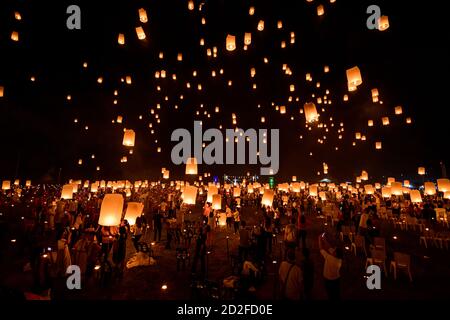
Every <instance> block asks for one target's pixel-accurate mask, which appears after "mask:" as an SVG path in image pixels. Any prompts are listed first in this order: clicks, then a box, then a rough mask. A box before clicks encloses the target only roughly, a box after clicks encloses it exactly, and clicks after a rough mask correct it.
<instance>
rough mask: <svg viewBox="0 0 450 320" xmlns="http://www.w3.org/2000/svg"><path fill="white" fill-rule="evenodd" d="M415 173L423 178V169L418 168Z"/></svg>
mask: <svg viewBox="0 0 450 320" xmlns="http://www.w3.org/2000/svg"><path fill="white" fill-rule="evenodd" d="M417 173H418V174H419V175H421V176H423V175H424V174H425V167H419V168H418V169H417Z"/></svg>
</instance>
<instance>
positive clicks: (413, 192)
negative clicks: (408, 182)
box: [409, 190, 422, 203]
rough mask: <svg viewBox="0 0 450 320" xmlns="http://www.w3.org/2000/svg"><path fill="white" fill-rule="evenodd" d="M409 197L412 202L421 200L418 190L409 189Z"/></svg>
mask: <svg viewBox="0 0 450 320" xmlns="http://www.w3.org/2000/svg"><path fill="white" fill-rule="evenodd" d="M409 197H410V199H411V202H412V203H420V202H422V196H421V195H420V191H419V190H411V191H410V192H409Z"/></svg>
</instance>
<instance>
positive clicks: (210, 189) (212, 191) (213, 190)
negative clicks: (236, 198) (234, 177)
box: [206, 185, 219, 203]
mask: <svg viewBox="0 0 450 320" xmlns="http://www.w3.org/2000/svg"><path fill="white" fill-rule="evenodd" d="M218 192H219V191H218V189H217V187H216V186H215V185H210V186H208V194H207V196H206V202H209V203H212V201H213V195H215V194H217V193H218Z"/></svg>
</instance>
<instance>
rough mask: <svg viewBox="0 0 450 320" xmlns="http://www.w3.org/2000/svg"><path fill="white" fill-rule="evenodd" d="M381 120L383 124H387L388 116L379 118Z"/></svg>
mask: <svg viewBox="0 0 450 320" xmlns="http://www.w3.org/2000/svg"><path fill="white" fill-rule="evenodd" d="M381 121H382V122H383V126H387V125H389V117H383V118H381Z"/></svg>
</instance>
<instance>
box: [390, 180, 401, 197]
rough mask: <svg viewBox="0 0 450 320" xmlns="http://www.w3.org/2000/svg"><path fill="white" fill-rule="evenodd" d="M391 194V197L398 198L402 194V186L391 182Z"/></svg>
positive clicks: (399, 183)
mask: <svg viewBox="0 0 450 320" xmlns="http://www.w3.org/2000/svg"><path fill="white" fill-rule="evenodd" d="M391 192H392V194H393V195H396V196H400V195H402V193H403V186H402V183H401V182H391Z"/></svg>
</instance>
